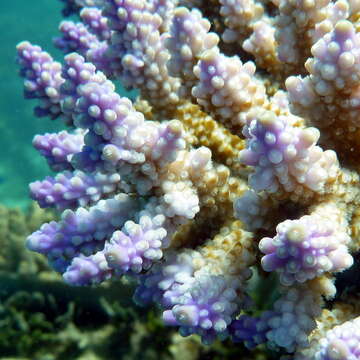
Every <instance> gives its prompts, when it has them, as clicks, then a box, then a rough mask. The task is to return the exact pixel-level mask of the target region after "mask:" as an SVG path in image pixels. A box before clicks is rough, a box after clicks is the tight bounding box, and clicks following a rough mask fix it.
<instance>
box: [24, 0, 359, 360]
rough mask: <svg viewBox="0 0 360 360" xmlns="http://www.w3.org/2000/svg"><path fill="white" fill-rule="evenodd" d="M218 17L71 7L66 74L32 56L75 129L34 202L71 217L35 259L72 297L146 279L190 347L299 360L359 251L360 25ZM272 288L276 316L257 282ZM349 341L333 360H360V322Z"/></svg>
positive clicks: (50, 104)
mask: <svg viewBox="0 0 360 360" xmlns="http://www.w3.org/2000/svg"><path fill="white" fill-rule="evenodd" d="M211 4H212V5H213V9H211V10H210V9H209V5H204V6H202V3H201V2H200V3H198V2H196V1H194V3H192V1H175V0H174V1H172V0H163V1H162V0H148V1H145V0H136V1H135V0H101V1H99V2H94V3H92V4H85V2H81V1H79V2H77V1H75V2H74V1H68V2H67V5H68V7H70V8H71V9H72V10H74V11H75V9H77V10H76V11H79V16H80V18H81V20H82V22H79V23H75V22H63V23H62V24H61V25H60V31H61V32H62V35H61V36H60V37H58V38H57V39H56V40H55V45H56V46H58V47H59V48H60V49H61V50H62V51H63V52H65V53H66V55H65V58H64V63H63V64H60V63H58V62H56V61H54V60H53V59H52V57H51V56H50V55H49V54H47V53H46V52H45V51H44V50H42V49H41V48H40V47H38V46H36V45H32V44H30V43H29V42H22V43H20V44H19V45H18V48H17V49H18V57H17V59H18V63H19V66H20V74H21V76H22V77H24V79H25V83H24V84H25V93H26V95H27V97H30V98H35V99H38V100H39V104H38V105H37V107H36V109H35V113H36V114H37V115H38V116H50V117H51V118H59V119H60V120H63V121H64V123H65V124H67V125H68V126H69V127H70V129H69V130H68V131H67V132H62V133H60V134H46V135H44V136H42V137H38V138H36V139H35V140H34V145H35V147H36V148H37V149H38V150H39V152H40V153H41V154H42V155H43V156H45V157H46V159H47V160H48V162H49V164H50V166H51V167H52V168H53V169H55V170H57V171H62V172H61V173H60V174H58V175H56V176H55V177H47V178H46V179H45V180H44V181H38V182H35V183H33V184H31V186H30V191H31V196H32V198H33V199H35V200H37V201H38V202H39V204H40V206H42V207H53V208H56V209H57V210H59V211H61V212H62V214H61V218H60V220H59V221H57V222H55V221H53V222H50V223H46V224H44V225H43V226H42V227H41V228H40V229H39V230H38V231H35V232H34V233H33V234H31V235H30V236H29V237H28V239H27V247H28V248H29V249H31V250H34V251H37V252H39V253H41V254H44V255H46V256H47V258H48V260H49V263H50V265H51V266H52V267H53V268H54V269H55V270H56V271H58V272H60V273H62V274H63V277H64V280H65V281H66V282H68V283H69V284H72V285H89V284H97V283H101V282H103V281H105V280H108V279H110V278H117V277H121V276H123V275H128V276H130V277H132V278H134V279H135V280H136V281H137V282H138V287H137V289H136V291H135V301H137V302H138V303H140V304H148V303H156V304H157V305H158V306H159V307H160V309H161V311H162V317H163V320H164V322H165V324H167V325H170V326H177V327H179V331H180V334H181V335H183V336H189V335H191V334H198V335H200V336H201V339H202V341H203V342H204V343H206V344H208V343H211V342H213V341H215V340H216V339H219V340H224V339H226V338H231V339H232V340H233V341H235V342H240V341H241V342H244V343H245V345H246V346H247V347H249V348H253V347H255V346H258V345H260V346H261V345H263V344H265V345H267V346H269V347H273V348H276V349H278V351H279V353H278V354H279V357H280V356H282V355H283V354H285V353H289V354H292V355H290V356H292V357H293V358H295V359H301V358H302V357H303V356H305V357H306V356H307V355H303V354H304V351H305V352H306V349H311V348H312V344H311V338H312V336H313V334H314V333H315V332H316V331H317V330H316V329H317V326H318V323H317V321H318V319H320V317H321V316H322V315H321V314H322V313H324V312H326V311H329V310H327V309H326V306H328V305H329V302H330V301H331V299H333V298H334V296H336V286H335V284H334V279H335V276H336V273H339V272H341V271H344V270H346V269H348V268H350V267H351V266H352V264H353V263H354V257H353V256H354V254H356V252H357V251H358V248H359V241H358V239H357V234H358V231H359V230H358V218H359V213H358V210H357V208H358V205H359V203H360V187H359V173H358V170H359V167H358V156H357V155H358V152H359V142H358V124H357V118H358V116H359V115H360V113H359V106H358V105H359V104H358V103H359V101H358V92H359V86H360V82H359V78H360V77H359V65H358V64H359V62H360V45H359V44H360V42H359V36H360V35H359V33H358V28H359V26H358V19H359V16H360V13H359V11H360V9H359V6H358V4H357V2H356V1H354V0H353V1H345V0H338V1H330V0H329V1H328V0H324V1H317V2H315V1H302V0H273V1H272V2H271V3H270V2H268V1H255V0H232V1H225V0H221V1H219V2H217V1H214V2H211ZM89 6H90V7H89ZM202 12H203V13H202ZM203 14H206V16H208V17H209V18H208V19H206V18H205V17H204V15H203ZM216 32H218V33H219V34H217V33H216ZM219 35H221V36H219ZM300 39H301V41H299V40H300ZM112 79H118V80H120V82H121V83H122V84H123V85H124V87H125V88H126V89H128V90H131V89H138V91H139V99H138V100H137V102H136V104H132V102H131V101H130V100H129V99H127V98H125V97H120V96H119V95H118V94H117V93H116V91H115V85H114V84H113V83H112V81H111V80H112ZM355 259H356V258H355ZM267 272H273V273H276V275H277V276H278V282H277V285H276V286H275V288H276V290H277V299H276V300H275V301H273V303H270V304H267V306H266V307H262V306H259V305H260V304H259V303H256V299H255V298H256V296H254V293H253V292H251V291H250V290H251V278H254V276H255V275H254V274H257V276H258V277H259V278H260V279H267V277H268V275H267V274H266V273H267ZM260 283H261V282H260ZM252 298H253V299H252ZM257 307H258V308H257ZM355 317H356V316H355V314H354V318H355ZM351 321H352V322H351ZM337 325H339V327H334V328H329V329H328V332H326V334H325V333H324V334H323V335H322V337H321V339H320V341H319V343H321V344H322V348H321V349H315V350H314V351H315V352H313V353H314V354H315V353H316V358H317V359H322V360H325V359H328V358H331V357H334V356H335V355H334V354H335V353H336V356H339V358H344V359H345V358H346V357H347V356H350V354H353V356H355V357H356V356H357V353H356V351H357V350H356V349H355V347H356V344H355V343H357V342H358V339H357V338H355V337H354V338H353V339H352V338H350V337H349V335H348V329H357V328H358V326H359V325H358V320H348V321H347V322H345V323H344V324H337ZM354 336H355V335H354ZM354 344H355V345H354ZM285 356H286V355H285ZM312 356H315V355H312ZM285 358H286V357H284V359H285Z"/></svg>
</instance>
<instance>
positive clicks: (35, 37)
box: [0, 0, 62, 207]
mask: <svg viewBox="0 0 360 360" xmlns="http://www.w3.org/2000/svg"><path fill="white" fill-rule="evenodd" d="M61 7H62V4H61V3H60V1H56V0H34V1H31V0H13V1H4V0H3V1H0V33H1V34H2V36H1V56H0V79H1V81H0V95H1V96H0V149H1V151H0V203H2V204H6V205H7V206H11V207H17V206H21V207H24V206H26V205H27V204H28V201H29V199H28V183H29V182H31V181H34V180H36V179H42V178H43V177H44V176H45V175H46V174H48V173H49V170H48V169H47V166H46V161H45V160H44V159H43V158H42V157H41V156H39V154H38V153H37V152H36V151H35V150H34V149H33V148H32V145H31V142H32V138H33V137H34V135H35V134H38V133H45V132H53V131H57V130H59V129H61V128H62V124H61V123H60V122H58V121H51V120H49V119H47V118H41V119H39V118H36V117H35V116H33V107H34V105H35V104H36V100H24V99H23V80H22V79H21V78H20V77H19V76H18V75H17V71H18V67H17V65H16V64H15V53H16V50H15V47H16V44H17V43H18V42H20V41H22V40H29V41H31V42H32V43H34V44H38V45H40V46H42V47H43V48H44V49H46V50H47V51H49V52H51V53H52V54H53V55H55V57H56V58H57V59H60V56H61V55H60V54H59V52H57V51H56V50H55V49H54V47H53V46H52V42H51V39H52V37H53V36H54V35H57V34H58V31H57V27H58V23H59V22H60V21H61Z"/></svg>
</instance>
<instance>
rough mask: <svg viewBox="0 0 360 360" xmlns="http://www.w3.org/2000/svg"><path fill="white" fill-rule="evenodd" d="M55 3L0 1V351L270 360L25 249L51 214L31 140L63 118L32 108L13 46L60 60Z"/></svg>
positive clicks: (12, 355)
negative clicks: (202, 335) (188, 330)
mask: <svg viewBox="0 0 360 360" xmlns="http://www.w3.org/2000/svg"><path fill="white" fill-rule="evenodd" d="M61 9H62V3H61V2H60V1H57V0H35V1H29V0H16V1H6V2H5V1H1V2H0V31H1V34H2V46H1V57H0V77H1V82H0V94H1V96H0V141H1V151H0V204H1V205H0V359H34V360H53V359H60V360H61V359H64V360H65V359H69V360H72V359H84V360H85V359H86V360H92V359H108V360H111V359H127V360H130V359H175V360H176V359H179V360H180V359H181V360H186V359H188V360H192V359H194V360H195V359H242V360H246V359H249V360H250V359H258V360H261V359H272V358H274V359H275V358H276V357H272V356H271V354H269V353H266V354H265V353H264V351H263V349H262V348H261V347H260V348H259V349H258V350H256V351H255V352H251V353H250V352H248V351H247V350H245V349H244V348H243V347H242V346H241V345H237V344H230V343H227V342H225V343H222V344H220V343H215V344H214V345H212V346H209V347H205V346H203V345H201V343H200V341H199V339H198V338H197V337H189V338H182V337H181V336H180V335H178V334H177V332H176V331H175V330H172V329H169V328H166V329H165V328H164V326H163V325H162V322H161V320H160V318H159V316H158V313H157V310H156V309H143V308H139V307H136V306H135V305H134V304H133V302H132V300H131V296H130V295H129V294H130V293H131V288H132V285H131V284H129V283H127V282H126V281H121V282H120V281H118V282H114V281H113V282H112V283H111V284H109V283H106V284H104V285H102V286H98V287H89V288H75V287H70V286H68V285H66V284H64V283H63V281H62V279H61V277H60V276H59V275H58V274H56V273H54V272H53V271H52V270H50V268H49V267H48V265H47V263H46V260H45V258H43V257H42V256H40V255H38V254H35V253H33V252H30V251H28V250H26V249H25V247H24V242H25V238H26V236H27V235H28V234H30V233H31V232H32V231H34V230H35V229H36V228H38V227H39V226H40V224H42V223H43V222H45V221H50V220H51V219H54V218H56V214H53V213H51V212H49V211H43V210H41V209H39V208H38V207H37V206H35V204H33V203H32V202H31V200H30V199H29V196H28V184H29V183H30V182H32V181H34V180H37V179H42V178H44V177H45V176H46V175H48V174H49V173H50V171H49V170H48V167H47V165H46V162H45V160H44V159H43V158H42V157H40V156H37V153H36V152H35V150H34V149H33V147H32V145H31V142H32V138H33V137H34V135H35V134H41V133H45V132H55V131H58V130H60V129H61V128H62V126H61V124H60V123H57V122H56V121H51V120H49V119H47V118H40V119H39V118H36V117H35V116H33V106H34V103H35V101H25V100H24V98H23V79H21V78H20V77H19V76H18V75H17V72H18V69H17V66H16V64H15V46H16V44H17V43H18V42H20V41H22V40H24V39H27V40H30V41H31V42H32V43H35V44H38V45H40V46H41V47H43V48H44V49H46V50H47V51H49V52H51V53H52V54H53V55H54V57H55V58H56V59H57V60H60V59H61V54H60V53H59V51H57V50H56V49H55V48H54V47H53V46H52V43H51V39H52V37H53V36H54V35H56V34H57V27H58V24H59V22H60V21H61V19H62V15H61ZM130 96H133V94H130ZM258 296H259V299H260V298H261V297H262V294H261V293H260V292H259V293H258Z"/></svg>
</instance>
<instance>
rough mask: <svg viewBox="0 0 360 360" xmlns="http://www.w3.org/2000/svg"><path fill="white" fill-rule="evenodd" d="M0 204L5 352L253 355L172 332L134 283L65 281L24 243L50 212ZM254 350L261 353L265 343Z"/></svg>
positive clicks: (1, 349)
mask: <svg viewBox="0 0 360 360" xmlns="http://www.w3.org/2000/svg"><path fill="white" fill-rule="evenodd" d="M0 211H1V223H0V230H1V231H0V233H1V237H0V244H1V249H2V250H1V255H0V281H1V284H2V286H1V290H0V300H1V303H0V318H1V323H0V329H1V339H0V353H1V358H2V359H23V360H25V359H34V358H36V359H49V360H51V359H62V358H71V359H77V360H81V359H94V360H95V359H98V360H100V359H108V360H111V359H118V358H122V359H129V360H130V359H134V358H140V357H142V358H144V357H145V358H146V359H156V358H158V357H159V355H160V356H161V357H162V358H164V359H168V360H172V359H174V360H177V359H189V360H197V359H201V358H203V357H204V356H211V357H212V358H214V359H220V358H222V357H224V356H226V357H228V358H236V356H239V354H241V355H244V354H246V356H248V358H249V359H250V356H251V358H252V353H250V352H246V349H244V348H242V347H239V346H231V344H230V343H229V342H228V343H227V344H222V343H219V342H217V343H215V344H214V346H211V347H208V346H204V345H202V344H201V342H200V341H198V340H196V339H194V338H186V339H184V338H181V337H180V336H179V335H178V334H177V333H176V331H175V329H174V330H173V331H169V329H168V328H165V327H164V325H163V324H162V322H161V320H160V319H159V317H158V314H157V313H156V311H154V310H153V309H151V310H149V311H147V312H144V311H142V309H141V308H139V307H138V306H136V305H135V304H134V303H133V302H132V301H131V298H130V294H131V292H132V291H133V284H131V283H127V282H125V281H114V282H108V283H104V284H102V285H101V286H99V287H97V288H88V287H81V288H78V287H72V288H70V287H68V286H67V285H66V284H65V283H64V282H63V281H62V278H61V276H60V275H59V274H57V273H55V272H54V271H52V270H51V268H50V267H49V266H48V265H47V264H46V262H45V261H44V260H45V259H44V257H43V256H41V255H39V254H37V253H35V252H29V251H27V250H26V248H25V247H24V246H23V245H24V241H25V239H26V236H27V235H28V233H29V232H31V231H33V230H34V229H36V228H37V227H39V225H40V224H41V223H42V222H44V221H50V220H51V219H55V218H56V217H55V216H54V214H53V213H52V212H50V211H48V210H41V209H40V208H39V207H38V206H36V205H35V204H34V203H33V204H32V205H31V207H30V209H29V210H28V211H26V212H23V211H20V210H17V209H8V208H6V207H4V206H1V208H0ZM89 313H91V319H89ZM154 334H156V336H154ZM179 337H180V339H179ZM119 339H121V342H119ZM185 349H188V352H187V353H186V354H184V350H185ZM257 353H258V356H259V359H261V360H263V359H264V356H265V355H264V354H263V350H261V349H259V351H258V352H257ZM269 356H270V354H269ZM271 358H274V357H271ZM274 359H275V358H274Z"/></svg>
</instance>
